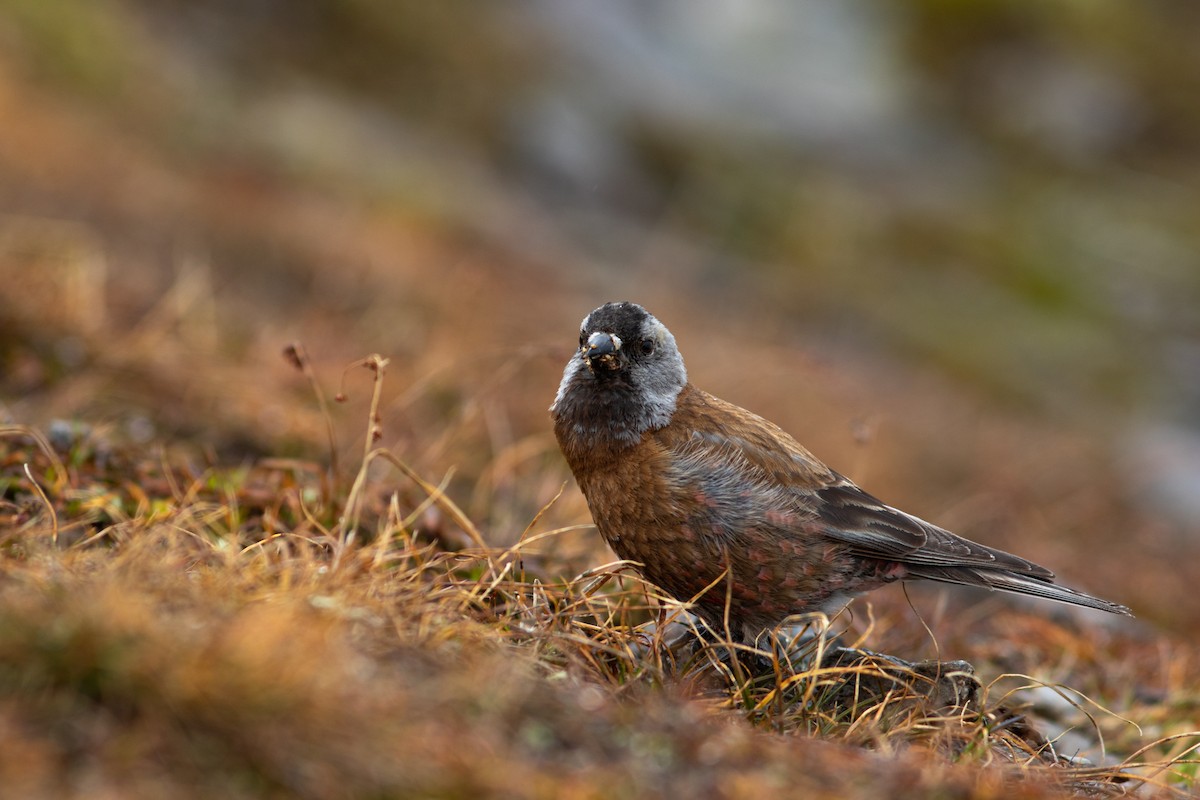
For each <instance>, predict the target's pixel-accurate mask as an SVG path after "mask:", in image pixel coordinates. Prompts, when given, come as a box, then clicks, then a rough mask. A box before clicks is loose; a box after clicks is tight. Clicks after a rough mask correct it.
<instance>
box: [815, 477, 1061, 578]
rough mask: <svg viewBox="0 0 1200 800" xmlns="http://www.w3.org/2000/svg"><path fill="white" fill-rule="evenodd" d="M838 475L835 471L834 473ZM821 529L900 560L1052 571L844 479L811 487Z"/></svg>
mask: <svg viewBox="0 0 1200 800" xmlns="http://www.w3.org/2000/svg"><path fill="white" fill-rule="evenodd" d="M838 477H839V478H841V476H838ZM817 497H818V498H820V505H819V506H818V507H817V513H818V515H819V516H820V517H821V519H822V520H823V521H824V522H825V523H826V525H827V527H826V530H825V535H826V536H828V537H829V538H831V539H833V540H835V541H839V542H844V543H845V544H848V545H850V547H851V548H852V549H853V551H854V552H855V553H856V554H857V555H861V556H866V557H868V558H881V559H886V560H889V561H898V562H901V563H903V564H911V565H921V566H934V567H937V566H945V567H982V568H984V569H989V570H1010V571H1012V572H1018V573H1021V574H1023V575H1029V576H1031V577H1035V578H1041V579H1044V580H1051V579H1052V578H1053V577H1054V573H1053V572H1051V571H1050V570H1048V569H1046V568H1045V567H1043V566H1040V565H1038V564H1034V563H1033V562H1032V561H1028V560H1026V559H1024V558H1021V557H1020V556H1015V555H1013V554H1012V553H1006V552H1004V551H1003V550H997V549H995V548H993V547H987V546H986V545H982V544H979V543H977V542H972V541H970V540H968V539H964V538H962V537H961V536H957V535H955V534H953V533H951V532H950V531H948V530H945V529H943V528H939V527H938V526H936V525H932V524H930V523H928V522H926V521H925V520H923V519H921V518H919V517H914V516H913V515H912V514H906V513H904V512H903V511H900V510H899V509H896V508H892V507H891V506H889V505H887V504H885V503H883V502H881V501H879V500H877V499H876V498H874V497H872V496H871V495H869V494H867V493H866V492H864V491H863V490H862V489H860V488H858V487H857V486H855V485H854V484H853V483H851V482H850V481H849V480H847V479H845V478H841V482H839V483H836V484H834V485H832V486H827V487H825V488H823V489H820V490H818V491H817Z"/></svg>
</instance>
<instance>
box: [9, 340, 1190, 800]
mask: <svg viewBox="0 0 1200 800" xmlns="http://www.w3.org/2000/svg"><path fill="white" fill-rule="evenodd" d="M289 355H290V357H291V358H292V359H293V361H294V362H295V364H296V365H297V366H300V367H302V368H303V369H305V370H306V372H307V373H308V374H309V375H310V377H311V378H313V380H314V381H315V379H316V376H315V374H314V373H313V371H312V369H311V365H309V364H308V362H307V359H306V358H305V356H304V353H303V350H302V349H299V350H293V351H291V352H290V354H289ZM362 363H363V364H365V365H366V366H368V367H369V368H370V369H371V371H372V373H373V375H374V378H375V380H374V384H373V385H374V387H375V392H374V399H373V401H372V403H371V406H370V409H369V412H368V423H367V425H368V433H367V435H366V436H365V437H364V438H365V441H366V446H365V448H364V450H363V456H362V459H361V461H360V463H359V465H358V466H357V469H356V471H355V472H354V479H353V480H352V481H349V482H344V481H343V482H341V483H339V481H338V480H337V477H338V476H337V475H336V474H334V473H333V472H332V471H331V470H329V469H328V466H329V465H322V466H318V465H315V464H311V463H305V462H296V461H287V460H282V459H262V460H260V461H259V462H258V463H256V464H253V465H250V466H248V467H246V466H243V467H236V468H230V467H228V466H223V465H213V466H211V467H210V468H207V469H203V470H201V471H198V472H197V471H196V470H195V468H194V467H193V466H190V465H189V464H190V463H191V462H190V461H189V460H188V459H186V458H177V459H173V458H171V457H168V456H164V455H161V454H160V456H158V457H154V456H151V455H149V454H147V453H146V452H143V451H138V450H136V449H126V448H122V447H119V446H116V445H113V444H111V443H108V442H105V441H104V439H103V436H102V434H101V433H99V432H96V431H90V432H89V431H78V430H77V431H73V432H72V431H70V430H66V429H63V428H62V427H59V428H57V429H56V430H55V431H53V433H52V435H51V437H50V438H49V439H48V438H47V437H46V436H44V435H43V434H42V433H40V432H38V431H35V430H32V429H28V428H24V427H20V426H10V427H8V428H6V429H4V430H3V431H2V433H3V436H2V438H0V448H2V449H0V459H2V460H0V466H2V472H0V497H2V498H3V501H2V505H0V525H2V527H0V531H3V533H2V534H0V535H2V536H3V541H2V545H0V546H2V550H3V577H2V578H0V784H3V785H4V786H6V787H9V789H10V791H13V792H14V794H15V795H19V796H23V797H51V796H74V795H78V794H87V795H89V796H121V797H157V796H168V795H169V796H196V797H199V796H214V795H220V796H227V797H285V796H300V797H322V798H324V797H383V796H421V797H460V796H464V797H465V796H479V795H491V796H512V797H612V796H617V797H621V796H653V795H665V794H672V795H680V796H730V797H750V796H762V794H763V793H764V792H768V793H772V794H777V793H781V792H786V793H791V794H795V795H797V796H801V795H802V796H807V797H876V796H889V797H931V796H937V797H972V798H985V797H1057V796H1063V795H1069V794H1086V795H1110V794H1123V793H1126V792H1129V791H1131V790H1135V789H1136V790H1137V793H1138V796H1148V795H1149V794H1153V793H1156V792H1158V793H1163V794H1165V795H1170V794H1176V793H1178V794H1183V793H1186V792H1187V791H1188V789H1187V787H1189V786H1191V785H1192V783H1191V781H1192V776H1193V775H1194V771H1195V761H1194V760H1193V759H1192V757H1191V754H1192V751H1193V749H1194V747H1195V746H1196V740H1195V734H1189V735H1188V736H1181V737H1168V736H1164V737H1162V738H1161V739H1160V740H1159V741H1153V742H1152V741H1150V737H1146V736H1144V735H1141V734H1139V733H1138V732H1137V730H1136V726H1134V725H1132V723H1129V722H1124V721H1122V720H1120V719H1119V718H1117V717H1115V716H1114V715H1112V713H1111V712H1108V711H1105V710H1104V709H1102V708H1100V707H1099V706H1098V705H1096V704H1093V703H1090V702H1089V701H1086V700H1083V699H1080V698H1079V697H1078V696H1077V695H1075V694H1074V693H1072V692H1070V690H1065V689H1064V690H1062V694H1063V696H1064V697H1067V698H1068V700H1069V704H1070V705H1071V707H1073V708H1077V709H1079V710H1081V711H1082V712H1084V713H1085V714H1087V715H1088V716H1089V717H1091V718H1092V719H1093V720H1094V721H1095V722H1094V731H1095V732H1096V733H1098V734H1099V733H1103V732H1110V733H1112V732H1114V731H1115V732H1116V733H1115V734H1113V735H1112V737H1111V738H1113V739H1115V740H1116V741H1115V744H1117V745H1119V749H1117V748H1116V747H1113V749H1111V750H1110V753H1109V756H1108V757H1104V756H1102V755H1101V754H1100V753H1098V752H1093V753H1088V754H1087V755H1089V756H1091V757H1093V758H1096V759H1098V760H1100V764H1101V766H1092V765H1091V764H1089V763H1087V762H1082V761H1073V760H1072V759H1070V758H1067V757H1066V756H1069V755H1072V754H1071V753H1060V752H1058V751H1056V749H1055V745H1054V744H1053V743H1051V742H1048V741H1047V740H1046V739H1045V738H1044V737H1043V736H1042V735H1041V734H1040V733H1039V732H1038V731H1037V729H1036V728H1037V725H1038V723H1037V718H1036V716H1029V715H1025V714H1022V713H1018V710H1014V704H1015V703H1016V702H1017V699H1018V698H1019V696H1020V689H1019V687H1014V686H1012V685H1011V683H1012V682H1011V681H1010V682H1008V684H1005V682H1004V681H999V682H996V681H990V682H989V684H988V685H987V686H985V687H981V686H979V685H978V683H977V682H976V680H975V678H974V677H973V676H972V675H971V674H970V665H965V664H961V663H959V664H956V663H955V662H949V663H940V662H925V663H922V664H909V663H905V662H900V661H899V660H897V659H890V658H887V657H882V656H871V655H868V656H866V657H861V658H860V657H856V656H853V655H851V656H846V655H845V653H843V654H842V656H840V657H836V658H834V657H823V656H828V655H829V653H830V652H832V651H833V648H834V646H835V645H834V643H833V642H832V641H831V640H830V638H829V636H830V626H829V623H828V621H827V620H824V619H823V618H817V619H812V620H802V621H800V622H802V623H803V624H802V625H801V629H800V632H801V634H803V635H800V634H798V635H797V636H795V637H794V638H792V639H791V640H783V639H781V640H780V641H778V642H775V643H771V644H770V645H769V646H766V645H764V647H765V648H766V649H764V650H759V651H751V650H748V649H746V648H744V647H741V646H734V645H730V644H729V643H727V642H722V641H720V638H719V637H714V636H712V635H711V632H708V635H707V636H704V637H701V638H697V637H696V636H695V635H693V633H692V632H690V631H688V630H686V627H685V626H684V625H683V624H682V623H681V620H682V618H683V617H682V610H683V609H682V608H681V607H680V606H679V604H677V603H673V602H671V601H669V600H666V599H664V598H661V597H656V596H655V594H654V591H653V589H652V587H647V586H644V585H643V584H641V583H640V582H639V581H637V580H636V578H634V577H633V576H632V575H631V573H630V571H629V568H628V566H627V565H624V564H620V563H616V564H609V565H606V566H603V567H597V568H593V569H591V570H588V571H586V572H584V573H583V574H581V575H579V576H578V577H576V578H574V579H571V580H566V579H564V578H563V577H562V576H564V575H569V574H572V572H571V570H572V569H573V568H574V567H575V564H574V563H572V561H571V560H570V559H569V558H568V559H559V558H557V557H556V556H555V555H554V552H555V551H554V550H553V549H552V548H546V547H544V545H545V544H546V543H547V542H550V541H552V540H554V539H555V538H556V537H560V536H563V535H564V534H566V533H568V532H567V531H564V530H562V529H555V528H553V527H546V516H544V515H542V514H538V515H535V516H534V517H533V518H532V519H531V520H530V522H529V523H528V526H527V528H526V529H525V531H524V532H523V534H522V535H521V537H520V539H519V541H518V542H517V544H515V545H513V546H511V547H508V548H496V547H490V546H488V544H487V541H488V539H489V537H488V536H487V535H485V534H484V533H483V532H481V531H479V530H477V528H476V526H475V525H474V524H473V523H472V521H471V519H470V518H469V517H468V516H467V515H466V514H465V513H464V512H463V511H462V510H461V509H460V508H459V507H458V506H457V505H456V504H455V503H454V502H453V501H452V500H451V498H450V497H449V496H448V495H447V494H445V493H444V492H443V489H442V488H441V487H439V486H436V485H434V484H432V483H430V482H428V481H426V480H424V479H423V478H422V477H421V476H420V475H418V474H417V473H416V472H415V471H414V470H412V469H411V468H410V467H408V466H407V465H406V464H405V463H404V462H403V461H402V460H401V459H400V458H399V457H397V456H396V455H395V454H394V453H392V452H391V451H389V450H387V449H383V448H375V447H374V441H375V439H376V438H378V437H377V435H376V426H377V424H378V422H377V420H378V418H379V413H378V406H379V403H380V397H381V392H380V387H381V386H382V385H383V377H384V372H385V369H386V366H387V363H386V361H385V360H383V359H381V358H379V357H371V358H369V359H366V360H364V361H363V362H362ZM50 439H53V444H52V443H51V441H50ZM384 464H386V465H390V467H391V469H387V470H381V469H378V468H377V467H378V465H384ZM493 472H494V471H493ZM492 478H493V479H494V478H495V475H494V474H493V475H492ZM1017 619H1020V620H1025V621H1026V623H1027V625H1028V627H1027V628H1026V630H1024V631H1023V632H1021V636H1023V637H1024V642H1025V644H1026V646H1027V647H1030V648H1035V649H1036V648H1038V647H1042V648H1045V649H1046V650H1047V651H1054V652H1058V653H1059V658H1060V659H1068V658H1069V659H1073V660H1075V661H1076V662H1077V663H1076V664H1075V669H1077V670H1081V671H1087V670H1095V671H1102V670H1103V668H1104V667H1103V663H1102V662H1103V660H1104V659H1105V657H1106V655H1107V654H1106V653H1104V652H1101V651H1100V649H1099V648H1097V647H1095V646H1093V647H1092V648H1091V650H1090V651H1089V649H1088V646H1087V644H1088V643H1089V641H1091V640H1090V639H1089V637H1090V636H1091V635H1092V633H1091V632H1088V631H1080V630H1072V629H1070V627H1067V626H1062V625H1058V624H1055V623H1052V622H1049V621H1047V620H1045V619H1037V618H1032V617H1029V618H1026V617H1019V616H1018V617H1017ZM876 624H878V625H880V626H882V627H886V620H884V621H880V622H878V623H876ZM835 627H837V629H838V630H839V631H841V632H842V633H844V634H845V635H846V636H851V635H853V634H852V630H857V631H858V633H859V634H860V636H861V639H862V640H863V641H866V642H868V643H870V642H872V641H873V640H874V639H876V638H883V639H886V636H884V637H879V636H877V635H876V633H875V631H874V630H873V626H872V625H869V624H868V625H866V626H863V625H862V624H858V625H857V627H856V626H855V625H854V624H850V625H847V624H846V623H840V622H836V621H835ZM1007 641H1008V642H1009V644H1010V645H1011V643H1012V642H1013V641H1016V639H1014V638H1009V639H1008V640H1007ZM855 644H861V641H860V642H855ZM1092 644H1093V645H1094V641H1092ZM1116 646H1119V647H1123V648H1125V649H1126V650H1127V651H1132V650H1134V649H1136V647H1137V645H1136V644H1135V643H1131V642H1129V641H1125V642H1121V643H1119V644H1118V645H1116ZM981 655H982V656H984V657H988V654H986V653H982V654H981ZM1009 655H1010V656H1011V655H1012V654H1011V653H1009ZM989 663H990V662H989ZM1180 677H1183V676H1180ZM1194 677H1195V676H1194V672H1192V671H1189V672H1188V675H1187V679H1189V680H1192V679H1194ZM1025 682H1026V683H1030V684H1032V685H1037V684H1038V683H1039V682H1037V681H1025ZM1006 685H1007V686H1008V688H1005V686H1006ZM1193 685H1194V684H1193ZM1189 696H1190V697H1192V700H1190V701H1188V700H1185V699H1184V698H1185V696H1184V695H1183V694H1182V693H1181V694H1180V695H1178V696H1175V697H1171V698H1162V699H1161V702H1160V704H1159V706H1158V707H1157V710H1156V709H1153V708H1144V707H1143V708H1140V709H1138V715H1139V716H1140V717H1142V718H1143V719H1149V718H1150V717H1151V716H1154V715H1155V714H1157V715H1158V716H1159V718H1160V719H1159V723H1158V724H1159V725H1160V727H1161V724H1162V723H1163V722H1165V721H1167V720H1168V719H1169V720H1171V722H1170V723H1169V724H1170V725H1173V724H1175V723H1176V722H1177V721H1178V719H1179V716H1180V715H1179V713H1178V710H1177V709H1171V708H1170V706H1172V705H1173V704H1178V703H1181V702H1194V692H1193V693H1192V694H1191V695H1189ZM1118 699H1127V698H1118ZM1125 713H1127V714H1129V713H1130V712H1129V711H1126V712H1125Z"/></svg>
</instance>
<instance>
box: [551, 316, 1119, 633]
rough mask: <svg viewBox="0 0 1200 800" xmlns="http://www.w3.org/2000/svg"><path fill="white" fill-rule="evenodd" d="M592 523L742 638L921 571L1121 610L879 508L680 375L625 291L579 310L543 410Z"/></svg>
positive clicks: (624, 555)
mask: <svg viewBox="0 0 1200 800" xmlns="http://www.w3.org/2000/svg"><path fill="white" fill-rule="evenodd" d="M550 416H551V419H552V422H553V426H554V434H555V438H556V439H557V441H558V445H559V448H560V449H561V451H562V454H563V456H564V458H565V459H566V462H567V464H568V466H569V467H570V469H571V472H572V474H573V475H574V477H575V480H576V482H577V483H578V485H579V488H580V489H581V490H582V492H583V495H584V497H585V499H586V500H587V505H588V509H589V511H590V512H591V515H592V518H593V520H594V521H595V524H596V527H597V529H598V530H599V532H600V534H601V535H602V537H603V538H604V540H605V541H606V542H607V544H608V545H609V547H611V548H612V550H613V551H614V552H615V553H616V554H617V556H618V557H620V558H621V559H624V560H628V561H631V562H634V563H635V564H636V565H637V568H638V569H639V571H640V572H641V573H642V576H643V577H644V578H645V579H646V580H647V581H649V582H650V583H651V584H654V585H655V586H657V587H659V588H660V589H662V590H663V591H664V592H665V593H667V594H668V595H670V596H672V597H674V598H675V599H677V600H680V601H682V602H684V603H690V604H692V605H691V608H692V610H693V611H694V612H695V613H696V615H697V616H699V617H700V618H701V619H702V620H703V621H704V622H705V623H707V624H708V625H709V626H710V627H711V629H712V630H714V631H716V632H725V633H727V634H729V635H730V636H733V637H735V638H740V639H741V640H743V641H747V642H754V641H756V640H757V639H758V638H759V637H760V636H761V635H762V634H763V633H765V632H767V631H770V630H773V629H775V628H777V627H778V626H779V625H780V624H781V623H784V622H785V621H786V620H787V619H788V618H789V617H792V616H794V615H800V614H807V613H810V612H824V613H826V614H827V615H829V616H833V615H834V614H835V613H837V612H838V611H840V610H841V609H842V608H843V607H845V606H846V605H847V604H848V603H849V602H850V601H851V600H852V599H853V598H855V597H857V596H859V595H862V594H864V593H865V592H867V591H870V590H872V589H876V588H879V587H882V586H885V585H887V584H890V583H894V582H896V581H915V580H925V581H937V582H942V583H949V584H962V585H966V586H977V587H983V588H986V589H992V590H999V591H1002V592H1012V593H1015V594H1022V595H1031V596H1034V597H1040V598H1045V599H1049V600H1056V601H1061V602H1064V603H1072V604H1075V605H1077V606H1084V607H1086V608H1094V609H1101V610H1103V611H1108V612H1111V613H1114V614H1121V615H1127V616H1132V613H1131V612H1130V610H1129V608H1127V607H1126V606H1123V605H1120V604H1118V603H1114V602H1110V601H1108V600H1103V599H1101V598H1098V597H1093V596H1091V595H1088V594H1085V593H1083V592H1081V591H1078V590H1075V589H1071V588H1068V587H1066V586H1063V585H1060V584H1057V583H1055V582H1054V573H1053V572H1051V571H1050V570H1049V569H1047V568H1045V567H1043V566H1040V565H1038V564H1035V563H1033V562H1032V561H1028V560H1026V559H1024V558H1021V557H1020V556H1017V555H1013V554H1012V553H1007V552H1004V551H1003V550H998V549H996V548H993V547H988V546H986V545H983V544H979V543H977V542H973V541H970V540H968V539H965V538H963V537H961V536H958V535H956V534H954V533H951V532H950V531H948V530H946V529H944V528H941V527H938V526H937V525H934V524H932V523H930V522H926V521H925V520H923V519H920V518H919V517H916V516H914V515H912V514H908V513H906V512H904V511H901V510H899V509H897V508H894V507H892V506H890V505H887V504H886V503H884V502H882V501H881V500H879V499H877V498H876V497H874V496H872V495H870V494H868V493H867V492H865V491H864V490H862V489H860V488H859V487H858V486H857V485H856V484H855V483H854V482H853V481H851V480H850V479H848V478H846V477H845V476H844V475H841V474H839V473H837V472H835V471H834V470H832V469H830V468H829V467H827V466H826V465H825V464H824V463H822V462H821V461H820V460H818V459H817V457H816V456H814V455H813V454H812V453H810V452H809V451H808V450H807V449H805V448H804V447H803V446H802V445H801V444H800V443H799V442H797V441H796V440H795V439H794V438H792V437H791V436H790V435H789V434H788V433H786V432H785V431H784V430H783V429H781V428H780V427H779V426H777V425H775V424H774V423H772V422H769V421H768V420H766V419H764V418H762V417H760V416H758V415H757V414H754V413H752V412H750V411H747V410H745V409H743V408H740V407H738V406H736V405H734V404H732V403H728V402H726V401H724V400H721V399H719V398H717V397H714V396H713V395H711V394H708V393H707V392H705V391H703V390H701V389H699V388H697V387H696V386H694V385H692V384H691V383H690V382H689V381H688V374H687V369H686V368H685V366H684V363H683V357H682V356H681V355H680V352H679V348H678V346H677V344H676V342H675V337H674V336H673V335H672V334H671V332H670V331H669V330H667V328H666V326H664V325H663V324H662V323H661V322H659V321H658V319H656V318H655V317H654V316H653V315H652V314H650V313H649V312H648V311H646V310H645V309H644V308H642V307H641V306H640V305H637V304H636V303H632V302H612V303H606V304H604V305H602V306H600V307H599V308H597V309H595V310H594V311H592V312H591V313H590V314H588V315H587V316H586V317H585V318H584V319H583V322H582V324H581V325H580V330H579V347H578V349H577V350H576V351H575V353H574V354H573V355H572V356H571V358H570V360H569V361H568V362H567V365H566V368H565V369H564V370H563V376H562V381H561V383H560V384H559V387H558V392H557V394H556V395H555V398H554V402H553V404H552V405H551V407H550Z"/></svg>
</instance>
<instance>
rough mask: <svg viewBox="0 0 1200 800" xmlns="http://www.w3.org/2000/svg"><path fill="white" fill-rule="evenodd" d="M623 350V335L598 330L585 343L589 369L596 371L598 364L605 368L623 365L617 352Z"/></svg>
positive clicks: (584, 349) (584, 351) (584, 356)
mask: <svg viewBox="0 0 1200 800" xmlns="http://www.w3.org/2000/svg"><path fill="white" fill-rule="evenodd" d="M620 350H621V337H620V336H617V335H616V334H614V333H605V332H603V331H596V332H595V333H593V334H592V335H591V336H589V337H588V340H587V342H585V343H584V345H583V350H582V353H583V358H584V360H585V361H586V362H587V365H588V369H590V370H591V371H592V372H595V371H596V367H597V366H602V367H604V368H605V369H610V370H613V369H618V368H619V367H620V366H621V363H620V360H619V358H618V356H617V353H618V352H620Z"/></svg>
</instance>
